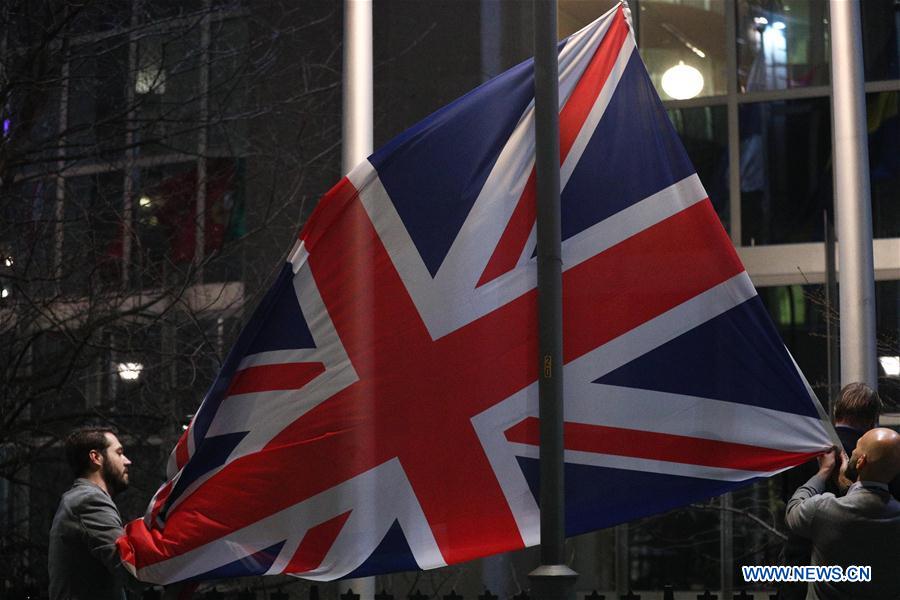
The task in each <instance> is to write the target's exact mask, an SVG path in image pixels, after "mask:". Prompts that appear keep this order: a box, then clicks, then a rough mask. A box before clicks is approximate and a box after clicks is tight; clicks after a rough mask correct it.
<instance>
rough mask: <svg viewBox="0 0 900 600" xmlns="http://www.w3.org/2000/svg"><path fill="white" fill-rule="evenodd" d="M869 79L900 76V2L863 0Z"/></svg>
mask: <svg viewBox="0 0 900 600" xmlns="http://www.w3.org/2000/svg"><path fill="white" fill-rule="evenodd" d="M859 9H860V18H861V19H862V34H863V39H862V42H863V62H864V63H865V71H866V81H877V80H882V79H900V4H898V3H897V2H889V1H887V0H882V1H881V2H860V3H859Z"/></svg>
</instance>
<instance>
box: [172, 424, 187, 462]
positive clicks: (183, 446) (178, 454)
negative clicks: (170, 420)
mask: <svg viewBox="0 0 900 600" xmlns="http://www.w3.org/2000/svg"><path fill="white" fill-rule="evenodd" d="M189 431H190V429H185V430H184V433H182V434H181V437H180V438H178V443H177V444H175V466H176V467H177V468H178V469H179V470H180V469H181V468H182V467H184V465H185V464H187V461H188V458H190V456H189V454H188V432H189Z"/></svg>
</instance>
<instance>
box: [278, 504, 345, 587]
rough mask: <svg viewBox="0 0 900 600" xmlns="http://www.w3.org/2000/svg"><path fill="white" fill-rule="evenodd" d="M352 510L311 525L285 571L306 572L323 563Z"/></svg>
mask: <svg viewBox="0 0 900 600" xmlns="http://www.w3.org/2000/svg"><path fill="white" fill-rule="evenodd" d="M351 512H352V511H349V510H348V511H347V512H345V513H343V514H340V515H338V516H336V517H333V518H331V519H329V520H327V521H325V522H324V523H319V524H318V525H316V526H315V527H311V528H310V529H309V531H307V532H306V534H305V535H304V536H303V540H302V541H301V542H300V546H299V547H298V548H297V551H296V552H295V553H294V556H293V557H291V562H289V563H288V565H287V566H286V567H285V568H284V571H282V572H283V573H305V572H306V571H311V570H313V569H315V568H317V567H318V566H319V565H321V564H322V561H323V560H325V555H326V554H328V551H329V550H331V546H332V544H334V540H336V539H337V536H338V534H339V533H340V532H341V529H342V528H343V527H344V523H346V522H347V518H349V517H350V513H351Z"/></svg>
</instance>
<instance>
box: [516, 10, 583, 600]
mask: <svg viewBox="0 0 900 600" xmlns="http://www.w3.org/2000/svg"><path fill="white" fill-rule="evenodd" d="M557 45H558V39H557V33H556V0H534V106H535V127H534V136H535V172H536V178H537V181H536V183H537V186H536V191H537V281H538V345H539V369H540V374H539V377H538V397H539V405H540V409H539V410H540V422H541V425H540V442H541V445H540V507H541V565H540V566H539V567H538V568H537V569H535V570H534V571H532V572H531V573H530V574H529V575H528V577H529V579H530V580H531V589H532V595H533V597H534V598H535V600H574V598H575V580H576V578H577V577H578V574H577V573H575V571H573V570H572V569H570V568H569V567H568V566H567V565H566V564H565V535H566V532H565V495H564V491H563V354H562V250H561V233H560V201H559V191H560V190H559V88H558V85H559V83H558V79H559V77H558V71H559V68H558V64H557V61H558V57H557Z"/></svg>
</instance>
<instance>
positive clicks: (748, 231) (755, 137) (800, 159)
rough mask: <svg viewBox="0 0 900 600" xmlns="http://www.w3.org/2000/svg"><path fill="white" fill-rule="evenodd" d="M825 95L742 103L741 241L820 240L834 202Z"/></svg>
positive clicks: (829, 124) (829, 130)
mask: <svg viewBox="0 0 900 600" xmlns="http://www.w3.org/2000/svg"><path fill="white" fill-rule="evenodd" d="M830 113H831V111H830V108H829V103H828V99H827V98H816V99H810V100H792V101H789V102H785V101H778V102H758V103H752V104H743V105H741V107H740V113H739V117H740V138H741V232H742V234H741V237H742V240H741V241H742V244H743V245H745V246H753V245H756V244H785V243H798V242H811V241H822V239H823V237H824V235H823V231H822V227H823V225H822V214H823V211H825V210H829V211H830V210H831V206H832V193H833V192H832V187H833V186H832V169H831V116H830Z"/></svg>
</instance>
